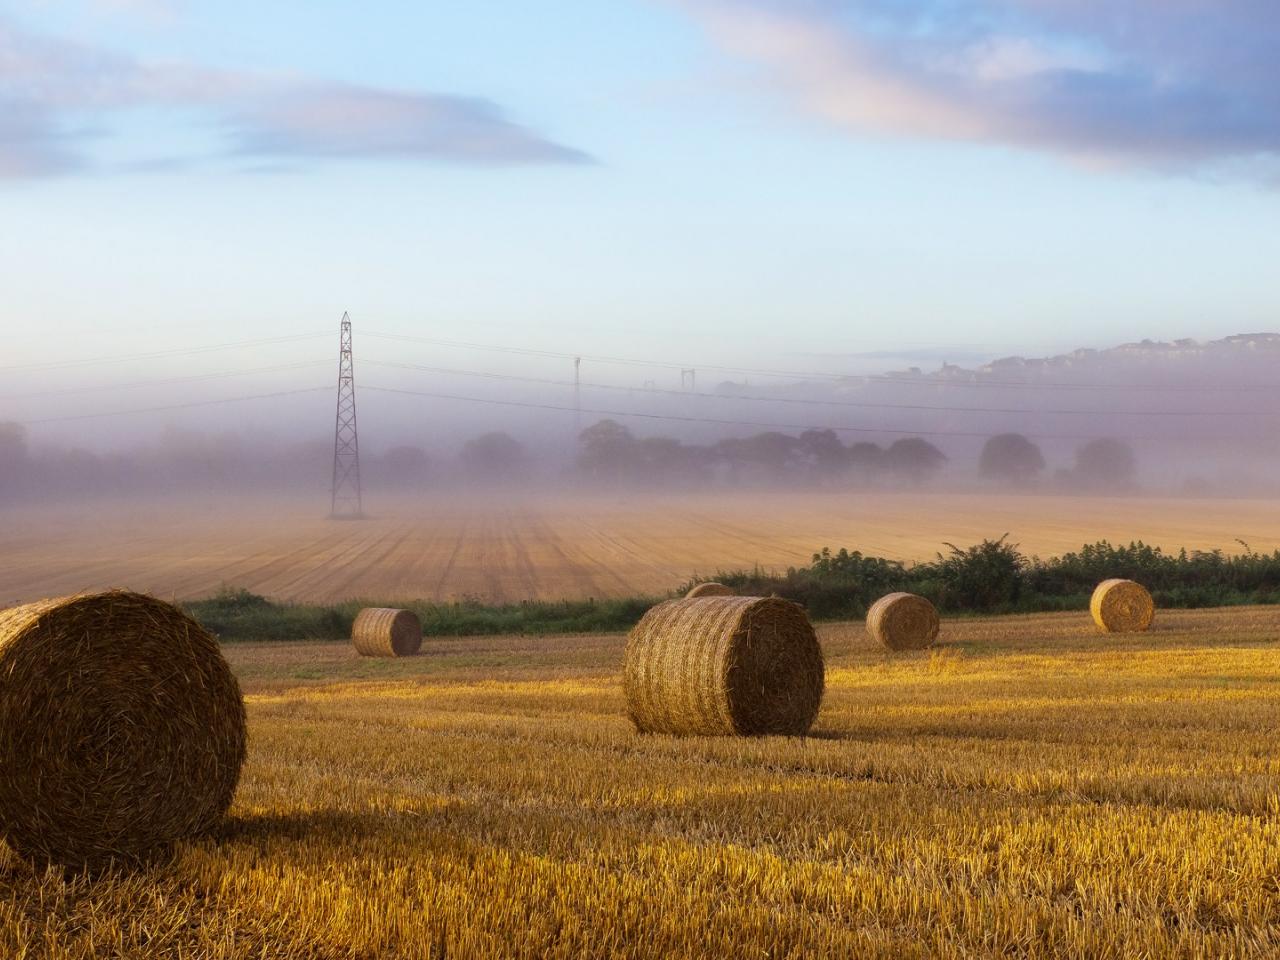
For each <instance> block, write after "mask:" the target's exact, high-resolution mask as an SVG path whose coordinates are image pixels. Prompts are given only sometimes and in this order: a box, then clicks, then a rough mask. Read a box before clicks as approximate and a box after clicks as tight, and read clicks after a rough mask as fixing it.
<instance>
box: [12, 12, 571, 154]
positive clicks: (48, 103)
mask: <svg viewBox="0 0 1280 960" xmlns="http://www.w3.org/2000/svg"><path fill="white" fill-rule="evenodd" d="M143 109H146V110H149V111H152V112H155V111H156V110H157V109H158V110H159V111H161V112H162V113H163V111H165V110H170V111H171V112H172V114H173V115H174V117H175V118H176V117H179V116H180V117H182V118H184V119H186V120H189V119H190V118H191V117H194V118H195V119H196V121H197V122H198V123H201V124H203V125H205V126H206V127H207V128H208V129H209V130H210V131H211V132H213V133H214V134H216V135H218V136H220V137H222V139H223V141H224V154H223V155H224V156H227V157H234V158H236V159H237V160H238V161H240V162H245V163H251V164H255V165H259V166H261V165H264V164H265V165H275V164H277V163H279V162H281V161H284V162H286V163H287V164H288V165H291V166H296V165H301V164H302V163H304V162H307V161H313V160H321V159H325V158H338V157H345V158H401V159H409V160H420V161H431V162H439V163H452V164H462V165H474V166H504V165H520V164H548V163H550V164H556V163H560V164H564V163H587V162H591V158H590V157H589V156H588V155H587V154H585V153H583V152H582V151H580V150H576V149H574V148H572V147H567V146H564V145H562V144H559V143H556V142H554V141H552V140H550V139H548V138H546V137H544V136H542V135H540V134H538V133H537V132H535V131H533V130H530V129H529V128H527V127H524V126H521V125H520V124H518V123H515V122H514V121H512V120H510V119H508V118H507V117H506V116H505V115H504V113H503V111H502V110H501V108H499V107H498V106H497V105H496V104H494V103H492V102H491V101H489V100H485V99H482V98H477V97H461V96H452V95H447V94H438V93H423V92H410V91H393V90H383V89H376V88H371V87H360V86H352V85H345V84H334V83H325V82H320V81H314V80H310V79H306V78H297V77H280V76H271V75H266V74H254V73H247V72H238V71H226V70H215V69H208V68H203V67H197V66H192V65H189V64H180V63H144V62H141V61H138V60H135V59H133V58H130V57H127V56H123V55H120V54H115V53H111V52H108V51H104V50H98V49H95V48H92V47H87V46H83V45H78V44H73V43H68V42H64V41H61V40H56V39H52V38H48V37H41V36H37V35H34V34H31V33H29V32H26V31H24V30H22V29H21V28H19V27H18V26H17V25H16V24H14V23H12V22H11V21H8V20H5V19H4V18H3V17H0V178H21V177H36V176H47V175H52V174H60V173H68V172H80V171H89V170H93V169H96V165H95V163H94V160H93V149H92V147H93V141H94V139H95V138H97V137H100V136H103V135H105V134H107V133H109V132H111V131H112V129H113V128H114V126H115V121H117V120H119V119H121V118H123V117H125V116H127V114H128V113H129V112H131V111H137V110H143ZM164 149H165V148H164V147H163V146H162V145H160V144H156V150H157V151H164ZM158 159H160V160H163V162H164V165H166V166H168V167H169V168H172V167H173V166H175V165H178V164H179V163H180V162H181V160H180V158H176V157H174V156H172V155H171V154H169V153H162V155H161V156H160V157H159V158H158ZM185 159H186V161H187V162H193V161H197V160H202V159H208V158H205V157H188V158H185ZM147 167H148V159H147V158H146V157H144V158H143V159H141V160H135V161H133V162H132V163H131V164H130V168H131V169H146V168H147Z"/></svg>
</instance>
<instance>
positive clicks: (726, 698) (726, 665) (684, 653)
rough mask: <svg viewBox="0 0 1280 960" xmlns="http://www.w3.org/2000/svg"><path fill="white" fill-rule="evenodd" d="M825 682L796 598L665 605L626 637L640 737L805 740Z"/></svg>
mask: <svg viewBox="0 0 1280 960" xmlns="http://www.w3.org/2000/svg"><path fill="white" fill-rule="evenodd" d="M823 679H824V670H823V661H822V649H821V647H819V646H818V639H817V637H816V636H815V635H814V632H813V627H812V626H811V625H810V623H809V619H808V617H806V616H805V613H804V610H803V609H801V608H800V607H799V606H798V605H796V604H794V603H792V602H790V601H789V600H781V599H778V598H774V597H768V598H764V597H697V598H693V599H689V598H684V599H680V600H668V601H667V602H665V603H660V604H658V605H657V606H656V607H653V608H652V609H651V610H649V611H648V612H647V613H646V614H645V615H644V617H643V618H642V619H641V620H640V622H639V623H638V624H637V625H636V626H635V628H634V629H633V630H632V631H631V634H630V636H629V637H628V638H627V650H626V663H625V668H624V674H623V684H624V689H625V693H626V699H627V707H628V711H629V713H630V715H631V719H632V721H633V722H634V723H635V725H636V729H637V730H639V731H640V732H642V733H650V732H652V733H671V734H711V735H714V734H720V735H731V734H740V735H747V736H754V735H761V734H787V735H792V736H801V735H803V734H805V733H807V732H808V730H809V727H810V726H812V724H813V720H814V718H815V717H816V716H817V713H818V707H819V706H820V705H821V703H822V690H823Z"/></svg>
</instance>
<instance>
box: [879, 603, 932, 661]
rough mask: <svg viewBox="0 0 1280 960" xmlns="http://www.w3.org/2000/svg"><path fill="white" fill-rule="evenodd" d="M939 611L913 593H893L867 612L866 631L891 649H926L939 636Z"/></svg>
mask: <svg viewBox="0 0 1280 960" xmlns="http://www.w3.org/2000/svg"><path fill="white" fill-rule="evenodd" d="M940 628H941V621H939V619H938V611H937V609H936V608H935V607H934V605H933V604H932V603H930V602H929V601H928V600H926V599H925V598H924V597H920V596H916V595H915V594H914V593H890V594H888V595H886V596H883V597H881V598H880V599H879V600H877V601H876V602H875V603H873V604H872V605H871V609H870V610H868V611H867V633H869V634H870V635H871V637H872V639H874V640H876V641H877V642H879V643H881V644H883V645H884V646H885V647H887V648H888V649H890V650H924V649H927V648H928V647H931V646H933V642H934V641H935V640H937V639H938V631H939V629H940Z"/></svg>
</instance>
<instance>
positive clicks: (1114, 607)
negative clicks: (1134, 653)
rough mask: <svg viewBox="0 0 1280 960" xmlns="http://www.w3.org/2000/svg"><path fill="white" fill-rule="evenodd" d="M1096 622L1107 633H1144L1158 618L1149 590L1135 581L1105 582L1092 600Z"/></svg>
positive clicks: (1091, 606)
mask: <svg viewBox="0 0 1280 960" xmlns="http://www.w3.org/2000/svg"><path fill="white" fill-rule="evenodd" d="M1089 612H1090V613H1092V614H1093V622H1094V623H1096V624H1097V625H1098V627H1099V629H1101V630H1102V631H1103V632H1105V633H1141V632H1142V631H1143V630H1146V629H1147V628H1148V627H1150V626H1151V621H1152V620H1154V619H1155V615H1156V604H1155V601H1154V600H1152V599H1151V594H1150V593H1148V592H1147V588H1146V587H1144V586H1143V585H1142V584H1140V583H1134V582H1133V581H1132V580H1103V581H1102V582H1101V583H1100V584H1098V586H1097V588H1096V589H1095V590H1094V591H1093V599H1091V600H1090V601H1089Z"/></svg>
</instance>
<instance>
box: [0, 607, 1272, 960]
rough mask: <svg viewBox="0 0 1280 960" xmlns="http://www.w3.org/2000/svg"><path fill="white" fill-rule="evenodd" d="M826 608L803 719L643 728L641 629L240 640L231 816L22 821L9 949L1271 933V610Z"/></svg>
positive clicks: (679, 948)
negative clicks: (140, 834)
mask: <svg viewBox="0 0 1280 960" xmlns="http://www.w3.org/2000/svg"><path fill="white" fill-rule="evenodd" d="M819 632H820V635H821V638H822V641H823V646H824V649H825V652H826V655H827V695H826V700H825V702H824V706H823V710H822V712H821V714H820V716H819V718H818V722H817V725H816V727H815V729H814V735H813V736H811V737H809V738H807V739H804V740H797V739H786V738H763V739H754V740H733V739H709V738H691V739H674V738H667V737H660V736H639V735H637V734H635V733H634V732H633V730H632V728H631V726H630V724H629V722H628V720H627V718H626V715H625V707H624V703H623V699H622V695H621V689H620V665H621V654H622V646H623V640H624V638H623V637H622V636H619V635H604V636H581V637H551V638H548V637H544V638H529V637H508V638H486V639H469V640H445V641H430V642H428V643H427V644H426V645H425V647H424V655H422V656H420V657H416V658H412V659H408V660H402V661H368V660H360V659H358V658H357V657H356V656H355V655H354V654H353V653H352V652H351V651H350V650H349V649H348V648H347V647H346V646H345V645H342V644H296V645H276V646H265V645H245V646H234V647H230V648H228V654H229V656H230V658H231V660H232V662H233V664H234V666H235V668H236V670H237V673H238V675H239V676H240V678H241V681H242V683H243V685H244V689H245V691H246V694H247V698H248V704H249V716H250V731H251V746H250V754H249V761H248V765H247V767H246V770H245V774H244V778H243V781H242V784H241V788H240V791H239V794H238V797H237V800H236V803H235V806H234V808H233V811H232V812H233V817H232V820H231V822H230V824H229V825H228V826H227V828H226V830H225V831H224V834H223V835H222V836H221V837H220V838H218V839H216V840H207V841H201V842H199V843H195V844H189V845H185V846H183V847H182V848H181V849H180V850H179V852H178V854H177V856H176V857H175V858H174V859H173V860H172V861H171V862H168V863H164V864H158V865H155V866H153V867H150V868H147V869H145V870H142V871H141V872H137V873H133V874H124V873H121V874H115V875H108V876H106V877H101V878H98V879H96V880H93V881H90V880H88V879H85V878H66V877H63V876H61V875H58V874H53V873H49V874H43V875H37V874H33V873H32V872H31V871H30V870H29V868H27V867H26V866H25V865H23V864H21V863H18V862H15V861H14V860H12V859H3V857H4V855H3V854H0V878H2V879H0V956H5V957H50V958H57V960H64V958H73V957H74V958H89V957H126V956H139V955H145V956H148V957H192V958H195V957H199V958H208V960H224V958H232V957H234V958H251V957H252V958H277V957H296V958H330V957H331V958H348V957H383V956H394V957H405V958H417V957H446V956H447V957H482V958H484V957H495V958H496V957H544V956H546V957H566V958H569V957H573V958H577V957H601V956H621V957H726V956H754V957H797V958H799V957H819V956H833V957H835V956H839V957H860V958H865V957H925V956H928V957H935V956H937V957H987V956H1004V957H1008V956H1016V957H1027V958H1040V957H1043V958H1049V957H1063V956H1071V957H1115V958H1128V957H1266V956H1275V955H1276V954H1277V953H1280V883H1278V881H1277V878H1278V877H1280V822H1278V820H1277V818H1278V817H1280V781H1278V780H1277V774H1280V762H1277V760H1276V759H1275V758H1276V749H1275V742H1276V729H1277V726H1278V725H1280V696H1278V690H1277V680H1280V669H1278V667H1280V664H1278V663H1277V642H1280V619H1278V617H1277V614H1276V612H1275V611H1274V610H1272V609H1264V608H1244V609H1241V608H1235V609H1231V610H1201V611H1179V612H1169V613H1164V614H1161V615H1160V617H1159V619H1158V620H1157V625H1156V629H1155V630H1154V631H1153V632H1152V633H1150V634H1147V635H1143V636H1138V637H1132V638H1116V637H1103V636H1100V635H1098V634H1096V633H1094V632H1093V630H1092V628H1091V626H1090V625H1089V623H1088V620H1087V616H1085V615H1082V614H1065V615H1064V614H1055V615H1040V616H1033V617H1011V618H1001V619H985V620H983V619H971V620H962V621H956V622H952V623H948V624H946V625H945V633H944V635H943V638H942V642H941V644H940V646H939V647H938V648H936V649H935V650H933V651H931V652H928V653H923V654H901V655H890V654H887V653H885V652H884V651H882V650H878V649H875V648H873V647H872V645H871V644H870V642H869V641H868V640H867V639H866V637H865V636H864V634H863V631H862V628H861V626H860V625H858V624H827V625H823V626H821V627H820V628H819Z"/></svg>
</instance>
